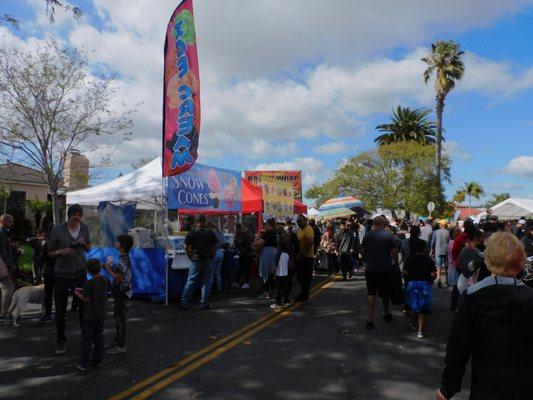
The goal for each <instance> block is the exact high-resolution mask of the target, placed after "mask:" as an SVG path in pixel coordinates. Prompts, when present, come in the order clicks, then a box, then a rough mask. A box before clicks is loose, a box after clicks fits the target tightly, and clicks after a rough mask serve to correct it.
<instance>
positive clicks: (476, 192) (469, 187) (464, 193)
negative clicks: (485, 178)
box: [454, 181, 485, 212]
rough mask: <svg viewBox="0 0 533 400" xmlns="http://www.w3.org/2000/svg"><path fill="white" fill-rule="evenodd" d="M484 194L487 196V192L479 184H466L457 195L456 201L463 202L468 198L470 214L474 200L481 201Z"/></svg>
mask: <svg viewBox="0 0 533 400" xmlns="http://www.w3.org/2000/svg"><path fill="white" fill-rule="evenodd" d="M483 194H485V190H484V189H483V186H481V185H480V184H479V183H478V182H474V181H472V182H465V184H464V186H463V187H462V188H461V189H459V190H458V191H457V192H456V193H455V196H454V200H455V201H458V202H462V201H465V198H467V197H468V211H469V212H470V209H471V208H472V198H474V199H477V200H479V198H480V197H481V196H482V195H483Z"/></svg>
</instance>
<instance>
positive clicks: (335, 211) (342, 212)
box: [316, 207, 356, 220]
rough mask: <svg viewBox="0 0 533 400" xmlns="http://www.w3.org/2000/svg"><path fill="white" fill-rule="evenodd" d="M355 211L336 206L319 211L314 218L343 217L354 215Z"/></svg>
mask: <svg viewBox="0 0 533 400" xmlns="http://www.w3.org/2000/svg"><path fill="white" fill-rule="evenodd" d="M355 214H356V213H355V212H354V211H352V210H350V209H349V208H346V207H337V208H332V209H330V210H325V211H320V214H318V215H317V216H316V219H318V220H322V219H334V218H343V217H349V216H351V215H355Z"/></svg>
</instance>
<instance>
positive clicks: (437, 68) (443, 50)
mask: <svg viewBox="0 0 533 400" xmlns="http://www.w3.org/2000/svg"><path fill="white" fill-rule="evenodd" d="M459 47H460V46H459V44H458V43H455V42H454V41H452V40H450V41H438V42H436V43H433V44H432V45H431V54H429V55H428V56H426V57H424V58H422V61H424V62H425V63H426V64H427V65H428V67H427V69H426V70H425V71H424V81H425V82H426V84H427V83H428V81H429V79H430V78H431V76H432V75H433V73H435V75H436V79H435V93H436V96H435V97H436V104H435V114H436V116H437V121H436V152H435V163H436V177H437V185H438V187H439V189H440V190H441V191H442V182H441V166H442V112H443V110H444V101H445V100H446V96H447V95H448V93H450V91H451V90H452V89H453V88H454V87H455V81H456V80H460V79H461V78H462V77H463V74H464V72H465V65H464V64H463V61H462V59H461V57H462V56H463V54H464V51H460V50H459Z"/></svg>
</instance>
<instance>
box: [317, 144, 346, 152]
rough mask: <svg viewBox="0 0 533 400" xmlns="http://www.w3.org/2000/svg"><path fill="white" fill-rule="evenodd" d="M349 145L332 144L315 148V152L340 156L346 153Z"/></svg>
mask: <svg viewBox="0 0 533 400" xmlns="http://www.w3.org/2000/svg"><path fill="white" fill-rule="evenodd" d="M347 148H348V145H347V144H346V143H344V142H331V143H326V144H321V145H319V146H315V147H313V151H314V152H315V153H318V154H338V153H342V152H343V151H346V149H347Z"/></svg>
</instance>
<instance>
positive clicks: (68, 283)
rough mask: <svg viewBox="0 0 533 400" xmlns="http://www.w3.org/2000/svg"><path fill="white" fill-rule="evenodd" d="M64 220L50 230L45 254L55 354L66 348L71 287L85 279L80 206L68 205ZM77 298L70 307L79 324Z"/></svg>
mask: <svg viewBox="0 0 533 400" xmlns="http://www.w3.org/2000/svg"><path fill="white" fill-rule="evenodd" d="M67 217H68V220H67V222H65V223H63V224H60V225H57V226H55V227H54V228H53V229H52V232H51V233H50V240H49V241H48V251H49V252H48V256H49V257H53V258H54V270H55V285H54V302H55V306H56V330H57V345H56V349H55V353H56V354H63V353H65V352H66V351H67V349H66V346H65V343H66V341H67V338H66V336H65V314H66V312H67V303H68V297H69V295H72V294H73V293H74V289H75V288H82V287H83V285H84V284H85V281H86V273H85V252H86V251H87V250H89V248H90V239H89V228H88V227H87V225H85V224H83V223H82V222H81V218H82V217H83V209H82V208H81V206H80V205H79V204H72V205H71V206H69V208H68V210H67ZM80 306H81V301H80V300H79V299H78V297H76V296H74V298H73V300H72V307H73V308H75V309H79V321H80V326H81V323H82V315H81V314H82V313H81V307H80Z"/></svg>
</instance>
